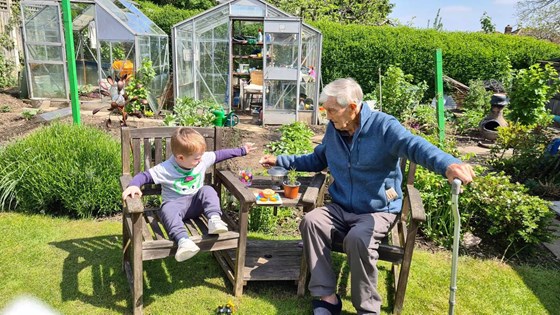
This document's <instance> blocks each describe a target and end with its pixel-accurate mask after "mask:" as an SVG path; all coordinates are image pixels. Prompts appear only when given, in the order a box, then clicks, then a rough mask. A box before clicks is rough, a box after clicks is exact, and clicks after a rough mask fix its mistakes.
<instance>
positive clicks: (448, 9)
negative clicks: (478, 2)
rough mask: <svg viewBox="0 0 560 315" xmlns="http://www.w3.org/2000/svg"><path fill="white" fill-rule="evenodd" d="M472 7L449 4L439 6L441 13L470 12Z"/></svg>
mask: <svg viewBox="0 0 560 315" xmlns="http://www.w3.org/2000/svg"><path fill="white" fill-rule="evenodd" d="M472 10H473V9H472V8H471V7H467V6H464V5H450V6H446V7H443V8H441V12H442V13H464V12H471V11H472Z"/></svg>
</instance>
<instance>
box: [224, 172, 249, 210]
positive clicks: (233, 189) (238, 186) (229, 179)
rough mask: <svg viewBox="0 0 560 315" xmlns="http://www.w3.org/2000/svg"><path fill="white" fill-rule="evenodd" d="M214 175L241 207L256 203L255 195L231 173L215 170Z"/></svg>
mask: <svg viewBox="0 0 560 315" xmlns="http://www.w3.org/2000/svg"><path fill="white" fill-rule="evenodd" d="M216 174H217V176H218V180H219V181H220V183H221V184H222V185H224V186H225V187H226V190H227V191H228V192H229V193H231V194H232V195H233V196H234V197H235V198H236V199H237V200H239V203H240V205H241V206H247V205H249V204H253V203H255V202H256V197H255V195H254V194H253V193H252V192H251V191H250V190H249V189H248V188H247V187H245V184H243V183H242V182H241V181H240V180H239V178H237V176H236V175H234V174H233V173H232V172H231V171H228V170H217V171H216Z"/></svg>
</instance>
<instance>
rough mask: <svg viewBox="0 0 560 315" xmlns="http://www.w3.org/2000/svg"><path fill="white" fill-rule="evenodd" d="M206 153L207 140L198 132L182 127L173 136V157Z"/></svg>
mask: <svg viewBox="0 0 560 315" xmlns="http://www.w3.org/2000/svg"><path fill="white" fill-rule="evenodd" d="M204 151H206V140H204V137H203V136H202V135H201V134H200V133H198V131H196V130H194V129H192V128H187V127H181V128H177V130H175V132H174V133H173V136H171V152H173V155H178V154H182V155H185V156H187V155H192V154H195V153H199V152H204Z"/></svg>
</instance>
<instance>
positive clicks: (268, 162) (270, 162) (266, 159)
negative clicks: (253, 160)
mask: <svg viewBox="0 0 560 315" xmlns="http://www.w3.org/2000/svg"><path fill="white" fill-rule="evenodd" d="M259 163H260V164H261V165H262V166H264V167H265V168H269V167H271V166H274V165H276V157H275V156H274V155H265V156H263V157H262V158H261V159H260V160H259Z"/></svg>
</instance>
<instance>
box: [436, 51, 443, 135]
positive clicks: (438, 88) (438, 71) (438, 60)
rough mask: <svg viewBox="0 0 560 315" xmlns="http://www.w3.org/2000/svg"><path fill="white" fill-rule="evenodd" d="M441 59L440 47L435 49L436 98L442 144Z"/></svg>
mask: <svg viewBox="0 0 560 315" xmlns="http://www.w3.org/2000/svg"><path fill="white" fill-rule="evenodd" d="M442 64H443V61H442V57H441V48H438V49H436V100H437V119H438V129H439V143H440V144H443V140H444V139H445V117H444V113H443V111H444V108H443V65H442Z"/></svg>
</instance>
